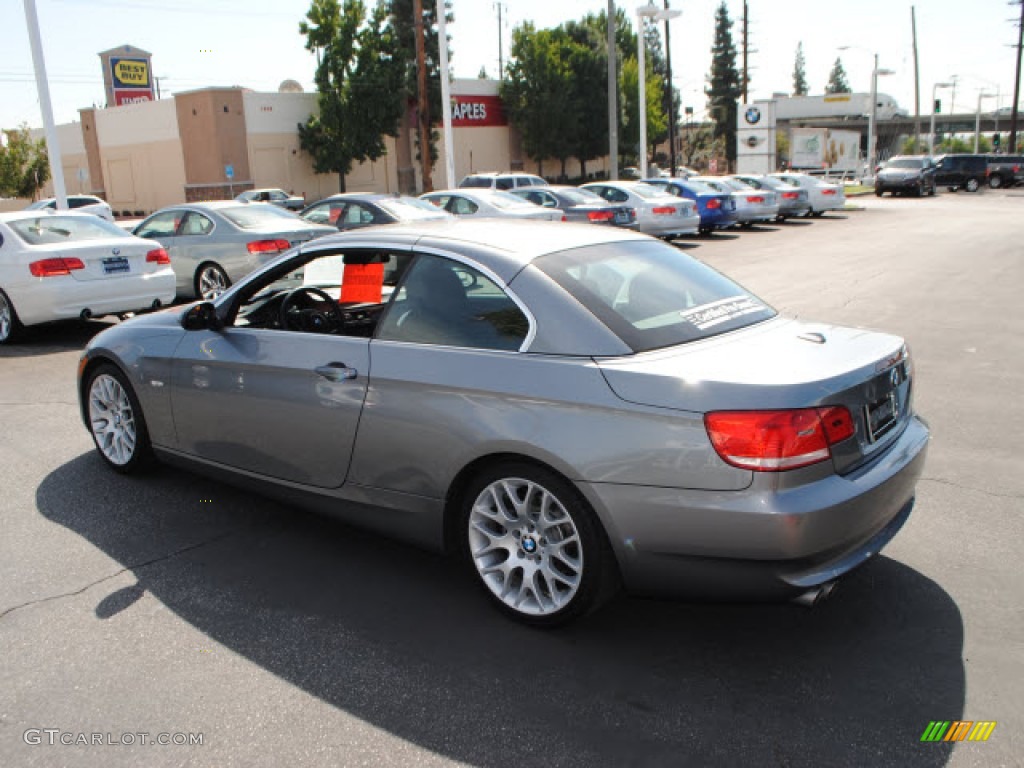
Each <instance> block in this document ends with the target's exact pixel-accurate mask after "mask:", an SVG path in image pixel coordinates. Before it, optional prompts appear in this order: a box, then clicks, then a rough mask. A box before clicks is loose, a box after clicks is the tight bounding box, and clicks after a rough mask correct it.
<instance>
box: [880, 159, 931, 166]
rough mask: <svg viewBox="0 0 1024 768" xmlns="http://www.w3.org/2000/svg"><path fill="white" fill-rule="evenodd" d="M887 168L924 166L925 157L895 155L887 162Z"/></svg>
mask: <svg viewBox="0 0 1024 768" xmlns="http://www.w3.org/2000/svg"><path fill="white" fill-rule="evenodd" d="M885 167H886V168H923V167H924V158H923V157H894V158H893V159H892V160H890V161H889V162H888V163H886V164H885Z"/></svg>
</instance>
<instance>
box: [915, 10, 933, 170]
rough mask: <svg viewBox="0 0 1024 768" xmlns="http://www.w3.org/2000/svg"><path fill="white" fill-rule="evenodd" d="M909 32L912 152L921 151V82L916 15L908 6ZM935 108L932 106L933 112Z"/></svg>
mask: <svg viewBox="0 0 1024 768" xmlns="http://www.w3.org/2000/svg"><path fill="white" fill-rule="evenodd" d="M910 30H911V33H912V34H913V36H914V152H920V151H921V80H920V77H919V73H918V66H917V13H916V11H915V10H914V6H910ZM934 108H935V106H934V105H932V109H933V110H934Z"/></svg>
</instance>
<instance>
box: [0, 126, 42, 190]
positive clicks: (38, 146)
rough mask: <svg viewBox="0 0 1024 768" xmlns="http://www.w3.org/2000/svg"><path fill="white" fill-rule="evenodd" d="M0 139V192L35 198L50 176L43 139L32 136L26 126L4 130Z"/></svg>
mask: <svg viewBox="0 0 1024 768" xmlns="http://www.w3.org/2000/svg"><path fill="white" fill-rule="evenodd" d="M3 134H4V138H5V141H4V142H0V196H3V197H22V198H30V199H35V197H36V195H37V194H38V193H39V190H41V189H42V188H43V187H44V186H45V185H46V182H47V181H49V180H50V160H49V157H48V156H47V154H46V140H45V139H39V140H38V141H33V140H32V135H31V134H30V133H29V131H28V126H27V125H23V126H21V127H20V128H16V129H13V130H7V131H4V132H3Z"/></svg>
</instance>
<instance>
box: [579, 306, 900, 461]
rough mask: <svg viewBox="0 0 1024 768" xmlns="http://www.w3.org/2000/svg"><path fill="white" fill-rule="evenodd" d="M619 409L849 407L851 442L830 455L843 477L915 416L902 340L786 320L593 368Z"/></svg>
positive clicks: (604, 360) (601, 362) (604, 361)
mask: <svg viewBox="0 0 1024 768" xmlns="http://www.w3.org/2000/svg"><path fill="white" fill-rule="evenodd" d="M596 362H597V364H598V366H599V367H600V369H601V372H602V373H603V374H604V377H605V380H606V381H607V382H608V385H609V387H611V389H612V391H613V392H614V393H615V394H616V395H617V396H618V397H620V398H622V399H623V400H627V401H629V402H633V403H638V404H642V405H651V406H656V407H660V408H672V409H678V410H685V411H690V412H696V413H707V412H708V411H730V410H740V411H742V410H769V409H786V408H810V407H815V406H823V405H845V406H846V407H847V408H848V409H849V410H850V413H851V415H852V416H853V421H854V425H855V428H856V432H855V435H854V436H853V437H852V438H850V439H848V440H845V441H843V442H842V443H839V444H837V445H835V446H833V447H832V457H833V462H834V465H835V468H836V471H838V472H841V473H845V472H849V471H851V470H853V469H855V468H856V467H857V466H859V465H860V464H862V463H863V462H864V461H867V460H868V459H869V458H870V457H871V456H873V455H875V454H876V453H877V452H878V451H880V450H883V449H884V448H885V447H886V446H887V445H889V444H890V443H891V442H892V440H894V439H895V437H896V435H898V434H899V433H900V432H901V431H902V428H903V427H904V426H905V424H906V422H907V420H908V419H909V418H910V412H911V408H910V406H911V366H910V360H909V357H907V356H906V353H905V345H904V342H903V340H902V339H901V338H899V337H897V336H891V335H888V334H883V333H876V332H873V331H866V330H862V329H857V328H844V327H841V326H832V325H821V324H811V323H804V322H800V321H796V320H790V319H785V318H775V319H773V320H769V321H766V322H764V323H760V324H758V325H755V326H751V327H749V328H744V329H741V330H739V331H735V332H733V333H727V334H722V335H721V336H716V337H713V338H710V339H705V340H703V341H697V342H691V343H689V344H686V345H680V346H676V347H671V348H668V349H662V350H656V351H653V352H646V353H642V354H637V355H632V356H630V357H626V358H622V357H618V358H601V359H597V360H596Z"/></svg>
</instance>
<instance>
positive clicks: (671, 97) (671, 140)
mask: <svg viewBox="0 0 1024 768" xmlns="http://www.w3.org/2000/svg"><path fill="white" fill-rule="evenodd" d="M665 10H666V11H667V10H668V0H665ZM668 22H669V19H668V14H666V15H665V68H666V69H667V70H668V146H669V150H668V156H669V162H670V163H672V164H671V165H670V166H669V168H670V169H671V170H670V171H669V174H670V175H671V176H675V175H676V99H675V95H676V92H675V88H673V87H672V36H671V35H670V34H669V24H668Z"/></svg>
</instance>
